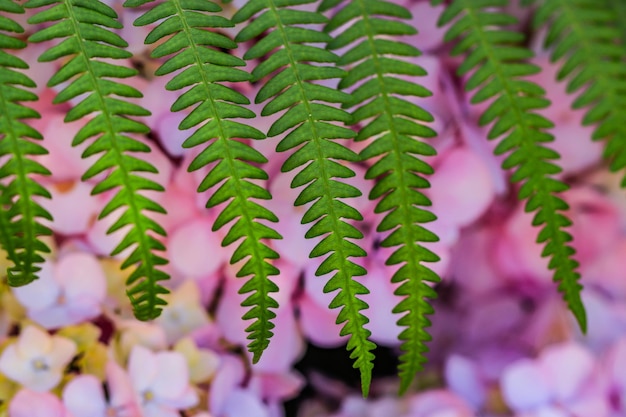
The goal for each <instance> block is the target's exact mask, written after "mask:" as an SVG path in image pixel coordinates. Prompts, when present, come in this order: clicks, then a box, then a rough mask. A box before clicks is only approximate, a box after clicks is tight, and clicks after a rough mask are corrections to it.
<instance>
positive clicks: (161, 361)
mask: <svg viewBox="0 0 626 417" xmlns="http://www.w3.org/2000/svg"><path fill="white" fill-rule="evenodd" d="M155 356H156V362H157V366H158V368H157V373H156V375H155V376H154V379H153V380H152V384H151V389H152V391H153V392H154V394H155V396H156V397H157V398H159V399H167V400H176V399H177V398H178V397H181V396H182V395H183V394H184V393H185V391H186V389H187V386H188V385H189V371H188V369H187V362H186V360H185V358H184V357H183V355H181V354H180V353H178V352H158V353H157V354H156V355H155Z"/></svg>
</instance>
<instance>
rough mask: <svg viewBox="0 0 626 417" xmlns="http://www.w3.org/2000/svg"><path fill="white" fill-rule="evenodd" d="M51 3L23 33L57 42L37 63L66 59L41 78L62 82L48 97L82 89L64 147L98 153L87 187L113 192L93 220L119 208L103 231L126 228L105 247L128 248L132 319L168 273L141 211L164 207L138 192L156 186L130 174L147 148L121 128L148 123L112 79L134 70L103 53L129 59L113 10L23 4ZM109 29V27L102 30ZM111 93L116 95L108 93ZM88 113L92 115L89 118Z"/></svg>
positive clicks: (149, 305)
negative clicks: (75, 126) (76, 127)
mask: <svg viewBox="0 0 626 417" xmlns="http://www.w3.org/2000/svg"><path fill="white" fill-rule="evenodd" d="M49 5H52V7H49V8H47V9H45V10H42V11H40V12H38V13H37V14H36V15H34V16H33V17H31V18H30V19H29V23H33V24H34V23H44V22H50V23H52V22H55V23H54V24H52V25H51V26H49V27H46V28H45V29H42V30H40V31H39V32H37V33H35V34H34V35H32V36H31V37H30V39H29V40H30V41H32V42H43V41H49V40H51V39H55V38H60V39H62V41H61V42H60V43H58V44H57V45H55V46H53V47H51V48H49V49H48V50H47V51H46V52H44V53H43V54H42V55H41V56H40V58H39V60H40V61H44V62H45V61H53V60H56V59H60V58H64V57H68V58H69V59H68V60H67V62H65V64H64V65H63V66H62V67H61V69H60V70H59V71H57V72H56V74H55V75H54V76H53V77H52V78H51V79H50V81H49V82H48V85H49V86H51V87H52V86H57V85H60V84H62V83H65V82H68V84H67V86H65V87H64V88H63V89H62V90H61V91H60V92H59V94H58V95H57V96H56V98H55V100H54V101H55V103H64V102H67V101H69V100H72V99H75V98H77V97H79V96H81V95H83V94H85V95H86V97H85V98H84V99H82V100H81V101H80V102H79V103H78V104H76V105H75V106H74V107H72V109H71V110H70V111H68V113H67V115H66V117H65V121H66V122H72V121H76V120H78V119H81V118H88V122H87V123H86V124H85V126H84V127H83V128H81V129H80V131H79V132H78V133H77V134H76V136H75V137H74V140H73V142H72V145H74V146H76V145H79V144H81V143H83V142H85V141H86V140H88V139H95V140H93V141H92V142H91V144H90V145H89V146H88V147H87V148H86V149H85V151H84V152H83V155H82V156H83V157H84V158H86V157H89V156H91V155H97V154H101V156H100V158H99V159H98V160H97V161H96V162H95V163H94V164H93V166H91V167H90V168H89V169H88V170H87V172H85V174H84V175H83V177H82V179H83V180H87V179H90V178H93V177H95V176H97V175H99V174H101V173H104V172H107V173H108V175H107V176H106V178H104V179H103V180H102V181H100V182H99V183H98V184H97V185H96V186H95V187H94V189H93V191H92V194H99V193H103V192H105V191H108V190H111V189H117V192H116V193H115V195H114V196H113V198H111V200H110V201H109V202H108V203H107V204H106V206H105V207H104V208H103V209H102V212H101V213H100V216H99V218H103V217H106V216H108V215H110V214H112V213H113V212H115V211H118V210H121V215H120V216H119V218H118V219H117V220H116V221H115V222H114V223H113V225H112V226H111V227H110V228H109V230H108V233H112V232H114V231H116V230H119V229H122V228H124V227H128V232H127V233H126V235H125V237H124V238H123V239H122V241H121V242H120V243H119V244H118V245H117V247H116V248H115V249H114V250H113V252H112V255H116V254H119V253H120V252H122V251H124V250H126V249H128V248H130V249H131V253H130V255H129V256H128V257H127V258H126V260H125V261H124V262H123V264H122V268H128V267H130V266H135V269H134V270H133V271H132V273H131V274H130V276H129V277H128V281H127V284H128V285H129V286H130V288H129V289H128V291H127V293H128V295H129V297H130V299H131V301H132V304H133V309H134V313H135V316H136V317H137V318H138V319H140V320H150V319H153V318H155V317H157V316H158V315H159V314H160V312H161V309H162V307H161V306H163V305H164V304H165V301H164V300H163V299H162V298H160V297H159V295H160V294H165V293H167V292H168V290H167V289H165V288H164V287H163V286H161V285H159V284H158V281H162V280H165V279H167V278H168V275H167V274H166V273H165V272H164V271H163V270H161V269H160V265H163V264H165V263H167V261H166V260H165V259H164V258H163V257H161V256H159V255H158V254H156V253H155V252H157V251H162V250H164V249H165V248H164V246H163V244H162V243H161V242H160V241H159V240H158V239H157V236H155V235H161V236H165V231H164V230H163V228H162V227H161V226H160V225H159V224H157V223H156V222H155V221H154V220H152V219H151V218H150V217H149V216H148V215H147V213H146V212H155V213H165V210H164V209H163V208H162V207H161V206H160V205H158V204H157V203H155V202H154V201H153V200H151V199H149V198H148V197H146V196H145V195H142V194H141V191H143V190H156V191H162V186H161V185H159V184H157V183H156V182H154V181H152V180H149V179H147V178H145V177H143V176H141V175H138V174H137V173H140V172H153V173H156V172H157V170H156V168H154V166H152V165H151V164H150V163H149V162H147V161H145V160H143V159H141V158H139V157H137V156H133V155H131V153H137V152H149V151H150V148H149V147H148V146H147V145H145V144H143V143H142V142H139V141H138V140H136V139H133V138H131V137H129V136H127V135H126V134H128V133H135V134H145V133H147V132H148V131H149V129H148V127H147V126H146V125H144V124H142V123H139V122H137V121H135V120H134V119H131V118H129V116H146V115H148V114H149V112H148V111H147V110H145V109H143V108H142V107H140V106H138V105H136V104H132V103H130V102H128V101H127V100H124V99H122V98H125V97H134V98H137V97H141V93H140V92H139V91H137V89H135V88H133V87H130V86H128V85H125V84H122V83H119V82H117V81H114V80H112V78H113V79H115V78H127V77H131V76H133V75H135V74H136V71H135V70H134V69H130V68H126V67H122V66H119V65H115V64H111V63H109V62H107V61H105V59H120V58H129V57H130V56H132V55H131V54H130V53H129V52H127V51H125V50H124V49H123V48H124V47H126V46H127V43H126V42H125V41H124V40H123V39H122V38H120V37H119V35H117V34H115V33H114V32H113V31H111V30H110V29H115V28H121V25H120V23H119V22H118V21H117V20H116V18H117V14H116V13H115V11H114V10H113V9H111V8H110V7H109V6H107V5H105V4H104V3H101V2H100V1H97V0H88V1H83V0H64V1H54V0H29V1H28V2H27V3H26V4H25V6H26V7H31V8H39V7H42V8H43V7H44V6H49ZM108 28H110V29H108ZM114 96H118V97H121V98H116V97H114ZM89 116H92V117H89Z"/></svg>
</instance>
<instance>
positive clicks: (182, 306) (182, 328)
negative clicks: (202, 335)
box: [156, 280, 210, 344]
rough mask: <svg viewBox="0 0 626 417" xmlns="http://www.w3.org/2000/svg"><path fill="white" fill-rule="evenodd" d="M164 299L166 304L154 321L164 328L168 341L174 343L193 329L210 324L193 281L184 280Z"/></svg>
mask: <svg viewBox="0 0 626 417" xmlns="http://www.w3.org/2000/svg"><path fill="white" fill-rule="evenodd" d="M165 300H166V301H167V306H166V307H165V308H164V309H163V314H161V315H160V316H159V318H158V319H157V320H156V321H157V323H158V324H159V325H160V326H161V327H162V328H163V330H165V334H166V335H167V341H168V343H170V344H172V343H175V342H177V341H178V340H180V339H181V338H182V337H184V336H186V335H188V334H189V333H190V332H192V331H193V330H196V329H199V328H201V327H202V326H205V325H207V324H210V320H209V316H208V314H207V312H206V311H205V310H204V307H203V306H202V304H201V303H200V292H199V291H198V286H197V285H196V283H195V282H194V281H192V280H187V281H185V282H184V283H183V284H182V285H181V286H180V287H178V288H177V289H176V290H175V291H173V292H172V293H171V294H168V295H166V296H165Z"/></svg>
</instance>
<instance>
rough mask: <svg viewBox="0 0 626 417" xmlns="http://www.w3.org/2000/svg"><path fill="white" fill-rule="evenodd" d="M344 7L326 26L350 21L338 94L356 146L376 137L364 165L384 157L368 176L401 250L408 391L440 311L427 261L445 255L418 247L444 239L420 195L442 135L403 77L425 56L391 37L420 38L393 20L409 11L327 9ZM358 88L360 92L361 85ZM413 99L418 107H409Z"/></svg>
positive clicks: (369, 3)
mask: <svg viewBox="0 0 626 417" xmlns="http://www.w3.org/2000/svg"><path fill="white" fill-rule="evenodd" d="M335 3H337V4H339V5H344V6H345V7H344V8H342V9H341V11H340V12H338V13H336V14H335V15H334V16H333V17H332V18H331V20H330V22H329V23H328V24H327V25H326V32H332V31H334V30H336V29H338V28H340V27H341V26H343V25H346V24H347V23H349V22H351V21H352V20H353V19H355V18H356V19H358V20H357V21H356V22H354V21H352V22H351V23H350V26H349V28H348V29H346V30H345V31H344V32H342V33H341V34H340V35H338V36H337V37H336V38H334V39H333V40H332V41H331V42H330V43H329V44H328V48H329V49H339V48H343V47H346V46H350V49H348V50H347V51H346V52H344V54H343V55H342V56H341V58H340V59H339V61H338V62H337V64H338V65H340V66H344V67H346V68H348V73H347V75H346V76H345V77H344V78H343V79H342V80H341V82H340V83H339V88H341V89H350V88H352V89H353V91H352V94H351V99H350V100H349V101H348V102H346V103H344V106H345V107H350V108H352V109H353V111H352V121H351V124H353V125H358V124H360V123H363V124H364V126H363V127H362V129H361V130H360V131H359V133H358V135H357V137H356V140H369V139H373V140H372V141H371V142H370V143H369V144H368V146H367V147H366V148H365V149H363V151H362V152H361V155H360V156H361V158H362V159H363V160H367V159H374V158H379V159H378V160H377V161H376V162H375V163H374V164H373V165H372V166H371V167H370V168H369V169H368V171H367V173H366V178H369V179H375V180H376V181H377V182H376V185H375V187H374V188H373V189H372V191H371V192H370V195H369V197H370V198H371V199H376V200H378V203H377V206H376V212H377V213H385V216H384V218H383V219H382V221H381V222H380V224H379V225H378V227H377V230H378V231H379V232H390V233H389V234H388V235H387V237H386V238H385V239H384V240H383V241H382V242H381V246H383V247H397V249H396V250H395V251H394V253H393V254H392V255H391V256H390V257H389V259H388V260H387V264H389V265H397V264H402V266H401V267H400V268H399V269H398V270H397V271H396V273H395V274H394V275H393V277H392V281H393V282H394V283H401V284H402V285H400V286H399V287H398V289H397V290H396V292H395V294H396V295H398V296H400V297H402V300H401V301H400V302H399V304H398V305H397V306H396V307H395V309H394V313H397V314H402V317H401V318H400V319H399V320H398V324H399V325H400V326H403V327H406V328H405V329H404V330H403V331H402V333H401V334H400V339H401V340H402V341H403V344H402V346H401V349H402V350H403V352H404V353H403V354H402V355H401V356H400V365H399V370H400V378H401V380H402V384H401V391H406V389H407V388H408V387H409V385H410V383H411V381H412V380H413V377H414V376H415V374H416V373H417V372H418V371H419V370H421V369H422V364H423V363H424V362H426V358H425V356H424V352H426V351H427V350H428V348H427V347H426V345H425V342H427V341H428V340H430V336H429V335H428V333H427V332H426V330H425V328H426V327H428V326H430V320H428V318H427V317H426V316H427V315H428V314H431V313H432V312H433V309H432V307H431V306H430V305H429V304H428V302H427V301H426V298H434V297H435V296H436V293H435V291H434V290H433V289H432V287H431V286H430V285H428V284H427V282H430V283H436V282H438V281H439V280H440V278H439V277H438V276H437V275H436V274H435V273H434V272H433V271H431V270H430V269H429V268H427V267H426V266H424V265H423V263H424V262H436V261H438V260H439V257H438V256H437V255H435V254H434V253H432V252H431V251H429V250H428V249H426V248H424V247H423V246H421V245H420V244H419V242H434V241H437V240H438V238H437V236H436V235H434V234H433V233H431V232H429V231H428V230H426V229H425V228H424V227H423V226H421V224H423V223H427V222H431V221H433V220H435V216H434V215H433V214H432V213H431V212H429V211H427V210H425V209H424V208H423V207H425V206H430V205H431V202H430V200H429V199H428V197H426V196H425V195H424V194H423V193H421V192H420V189H423V188H428V187H429V183H428V181H427V180H426V179H425V178H424V175H429V174H432V172H433V169H432V168H431V167H430V166H429V165H428V164H427V163H426V162H424V161H423V160H420V159H418V158H417V157H416V156H415V155H422V156H429V155H434V154H435V150H434V149H433V148H432V147H431V146H430V145H428V144H426V143H424V142H422V141H420V140H419V138H430V137H433V136H435V134H436V133H435V132H434V131H433V130H432V129H430V128H429V127H426V126H424V125H423V124H422V123H421V122H432V121H433V120H434V119H433V116H432V115H431V114H430V113H428V112H427V111H425V110H424V109H423V108H421V107H419V106H418V105H417V104H414V103H413V102H412V101H415V99H413V97H418V98H419V97H426V96H430V95H431V93H430V92H429V91H428V90H426V89H425V88H423V87H421V86H420V85H418V84H415V83H413V82H411V81H409V80H407V79H405V78H403V76H421V75H426V72H425V71H424V69H423V68H421V67H420V66H419V65H416V64H414V63H412V62H409V61H407V60H406V59H403V57H412V58H414V57H417V56H419V55H420V51H419V50H418V49H416V48H415V47H413V46H410V45H408V44H406V43H403V42H399V41H394V40H390V39H387V36H386V35H398V34H406V35H411V34H415V33H416V30H415V29H414V28H413V27H411V26H409V25H408V24H406V23H404V22H401V21H398V20H392V19H398V18H400V19H408V18H410V13H409V12H408V11H407V10H406V9H405V8H404V7H402V6H399V5H396V4H393V3H389V2H385V1H380V0H354V1H350V2H348V3H347V4H343V3H345V2H341V1H325V2H323V3H322V5H321V8H322V9H328V8H330V7H334V6H336V5H337V4H335ZM356 85H358V87H356V88H355V86H356ZM409 100H412V101H409Z"/></svg>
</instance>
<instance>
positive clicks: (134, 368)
mask: <svg viewBox="0 0 626 417" xmlns="http://www.w3.org/2000/svg"><path fill="white" fill-rule="evenodd" d="M157 366H158V362H157V359H156V355H155V354H154V353H153V352H152V351H150V350H149V349H146V348H145V347H143V346H141V345H135V346H133V349H132V350H131V351H130V356H129V359H128V375H129V376H130V379H131V381H132V384H133V387H134V389H135V391H137V392H143V391H146V390H147V389H149V388H150V387H151V386H152V383H153V382H154V379H155V378H156V376H157V372H158V371H157Z"/></svg>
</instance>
